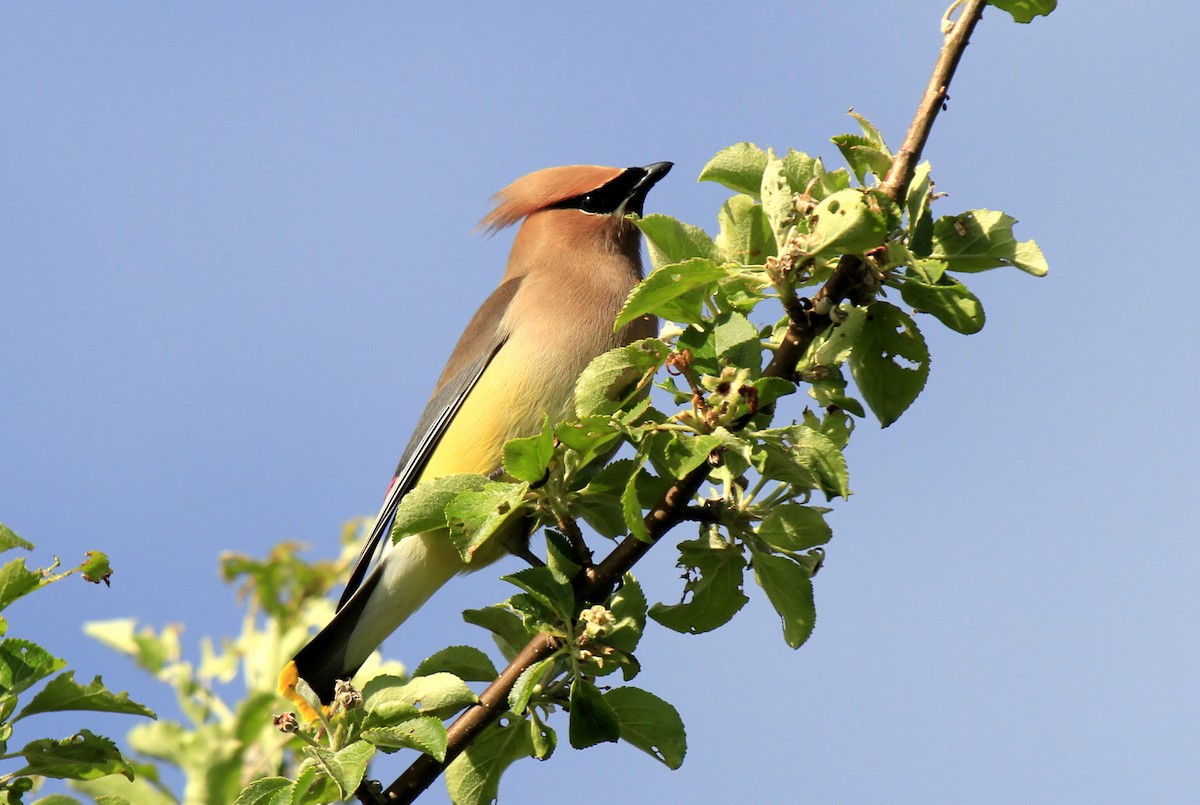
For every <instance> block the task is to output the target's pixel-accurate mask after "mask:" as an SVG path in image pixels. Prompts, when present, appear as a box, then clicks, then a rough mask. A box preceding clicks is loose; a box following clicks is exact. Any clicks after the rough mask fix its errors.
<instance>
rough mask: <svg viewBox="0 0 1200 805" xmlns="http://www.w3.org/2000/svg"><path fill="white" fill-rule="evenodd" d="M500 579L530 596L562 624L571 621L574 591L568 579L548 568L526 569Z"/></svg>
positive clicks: (573, 608)
mask: <svg viewBox="0 0 1200 805" xmlns="http://www.w3.org/2000/svg"><path fill="white" fill-rule="evenodd" d="M501 578H502V579H503V580H504V581H507V582H509V583H511V584H515V585H516V586H518V587H520V588H521V589H522V590H524V591H525V592H527V593H529V594H530V595H532V596H533V597H534V598H536V599H537V600H538V601H539V602H540V603H541V604H543V605H544V606H545V607H546V608H548V609H549V610H550V611H551V612H553V613H554V614H555V615H557V616H558V617H559V618H560V619H561V620H562V621H563V622H564V623H570V622H571V621H572V620H573V618H574V613H575V591H574V590H573V589H572V588H571V583H570V580H569V579H567V578H565V577H563V576H560V575H559V574H557V573H555V572H554V571H553V570H551V569H550V568H548V567H527V568H525V569H524V570H518V571H517V572H516V573H510V574H509V575H507V576H502V577H501Z"/></svg>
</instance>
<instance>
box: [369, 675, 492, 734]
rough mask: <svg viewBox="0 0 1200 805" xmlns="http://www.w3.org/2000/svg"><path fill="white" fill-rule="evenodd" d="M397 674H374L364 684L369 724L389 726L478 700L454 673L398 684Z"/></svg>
mask: <svg viewBox="0 0 1200 805" xmlns="http://www.w3.org/2000/svg"><path fill="white" fill-rule="evenodd" d="M401 682H402V680H401V679H400V678H399V677H396V676H391V675H383V676H377V677H375V678H374V679H372V680H371V681H370V682H368V683H367V684H366V685H364V686H363V691H362V695H363V709H364V710H365V711H366V712H367V715H368V717H369V718H368V720H367V722H366V723H368V724H369V725H370V726H372V727H375V726H381V727H385V726H391V725H394V724H397V723H401V722H404V721H407V720H408V719H411V718H414V717H416V715H418V714H419V715H431V716H443V715H453V714H454V713H457V712H458V711H459V710H461V709H463V708H464V707H466V706H468V705H471V704H474V703H475V702H477V701H479V697H478V696H477V695H476V694H475V692H474V691H473V690H471V689H470V688H469V687H467V685H466V683H465V682H463V681H462V680H461V679H459V678H458V677H457V676H454V675H453V674H448V673H436V674H429V675H428V676H418V677H413V678H412V679H410V680H409V681H408V682H404V683H403V684H401Z"/></svg>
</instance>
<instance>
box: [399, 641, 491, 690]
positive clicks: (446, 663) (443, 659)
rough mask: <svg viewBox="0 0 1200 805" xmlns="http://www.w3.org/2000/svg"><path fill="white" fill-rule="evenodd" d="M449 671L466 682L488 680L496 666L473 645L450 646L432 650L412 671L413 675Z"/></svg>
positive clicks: (427, 674)
mask: <svg viewBox="0 0 1200 805" xmlns="http://www.w3.org/2000/svg"><path fill="white" fill-rule="evenodd" d="M437 673H449V674H454V676H456V677H458V678H459V679H462V680H465V681H467V682H490V681H491V680H493V679H495V678H496V673H497V672H496V666H495V665H493V664H492V661H491V659H489V658H488V655H486V654H484V653H483V652H482V651H480V650H479V649H477V648H475V647H474V646H450V647H448V648H444V649H442V650H441V651H437V652H434V653H433V654H432V655H430V656H429V657H427V658H426V659H425V661H424V662H422V663H421V664H420V665H418V666H417V669H416V670H415V671H413V676H414V677H417V676H429V675H430V674H437Z"/></svg>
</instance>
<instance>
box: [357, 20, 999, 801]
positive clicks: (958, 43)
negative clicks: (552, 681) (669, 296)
mask: <svg viewBox="0 0 1200 805" xmlns="http://www.w3.org/2000/svg"><path fill="white" fill-rule="evenodd" d="M986 5H987V0H967V2H966V3H965V4H964V6H963V10H962V13H961V14H960V16H959V18H958V20H957V21H956V22H955V23H954V25H953V28H952V29H951V31H950V32H949V33H948V34H947V35H946V37H945V40H944V42H943V44H942V49H941V52H940V54H939V57H938V60H937V63H936V64H935V65H934V69H933V73H932V75H931V76H930V79H929V84H928V85H927V87H926V89H925V93H924V95H923V96H922V98H921V101H920V104H919V105H918V107H917V111H916V114H915V115H914V116H913V120H912V123H911V125H910V126H909V128H908V132H907V134H906V135H905V138H904V142H903V144H902V145H901V147H900V150H899V151H898V152H897V153H896V155H895V158H894V159H893V161H892V167H891V169H890V170H889V171H888V175H887V176H886V177H885V178H884V181H883V182H882V184H881V186H880V189H881V190H882V191H883V192H884V193H886V194H887V195H888V196H889V197H890V198H892V199H893V200H894V201H895V202H896V203H898V204H903V203H904V195H905V193H906V192H907V190H908V185H909V183H910V182H911V181H912V176H913V171H914V169H915V167H916V165H917V163H918V161H919V160H920V158H921V154H922V152H923V150H924V148H925V144H926V142H927V141H928V139H929V133H930V131H931V130H932V128H933V123H934V120H935V119H936V118H937V114H938V112H939V111H940V110H941V109H942V106H943V104H944V103H945V101H946V98H947V97H948V96H947V90H948V88H949V86H950V80H951V79H952V78H953V76H954V72H955V70H956V69H957V67H958V63H959V61H960V60H961V59H962V55H963V52H964V51H965V50H966V46H967V44H968V41H969V39H970V36H971V32H972V31H973V30H974V29H975V25H976V24H977V23H978V22H979V19H980V17H981V16H982V15H983V9H984V6H986ZM864 271H865V266H863V264H862V261H861V260H858V259H857V258H853V257H844V258H842V260H841V261H840V262H839V264H838V267H837V269H835V271H834V272H833V274H832V276H830V278H829V280H828V281H827V282H826V283H825V285H824V286H822V287H821V289H820V290H819V291H817V293H816V294H814V296H813V301H819V300H822V299H828V300H829V301H830V302H833V303H838V302H841V301H842V300H844V299H847V298H852V297H853V296H854V295H855V293H856V292H858V291H859V289H860V288H861V287H862V286H863V284H864V282H863V280H864V276H865V275H864ZM789 315H790V318H791V321H790V323H789V325H788V330H787V332H786V334H785V335H784V338H783V341H782V343H781V344H780V346H779V348H778V349H777V350H776V352H775V355H774V357H773V358H772V360H771V362H770V363H769V364H768V365H767V368H766V369H765V370H764V371H763V374H764V375H766V376H770V377H783V378H788V379H793V378H794V376H795V373H796V366H797V364H798V362H799V360H800V358H801V356H803V354H804V352H805V351H806V350H807V349H808V347H809V345H811V344H812V342H813V340H814V339H815V338H816V337H817V336H819V335H820V334H821V333H822V332H823V331H824V330H825V328H827V327H828V326H829V325H830V324H831V321H830V318H829V316H828V314H818V313H817V312H816V310H815V308H814V306H813V305H812V304H811V303H810V304H800V305H796V306H792V308H791V309H789ZM709 471H710V467H709V466H707V465H701V466H700V467H698V468H697V469H695V470H693V471H692V472H691V473H689V474H688V475H687V476H685V477H683V478H679V479H677V480H676V481H675V482H674V483H673V484H672V485H671V487H670V488H669V489H668V490H667V492H666V493H665V494H664V495H663V497H662V499H661V500H659V501H658V503H656V504H655V506H654V507H653V508H652V509H651V510H650V511H649V513H647V514H646V517H645V520H644V522H645V524H646V529H647V531H648V532H649V534H650V540H649V541H645V542H644V541H642V540H640V539H638V538H637V537H634V536H632V535H630V536H628V537H626V538H625V539H624V540H623V541H622V542H621V543H619V544H618V545H617V547H616V548H614V549H613V550H612V552H611V553H610V554H609V555H608V556H607V557H606V558H605V559H604V560H603V561H602V562H601V563H600V564H599V565H596V566H595V567H594V568H591V569H590V570H589V572H587V573H586V574H581V576H580V577H579V578H578V579H576V584H575V589H576V598H577V601H578V602H579V603H580V604H581V605H583V606H587V605H590V604H595V603H602V602H603V601H604V600H605V599H606V598H607V597H608V595H609V594H610V593H611V592H612V590H613V589H614V588H615V587H616V585H617V583H618V582H619V581H620V580H621V579H622V578H623V577H624V575H625V573H627V572H628V571H629V570H630V569H632V568H633V566H634V565H635V564H636V563H637V562H638V560H640V559H641V558H642V557H643V556H644V555H645V554H646V552H647V551H649V550H650V548H651V547H653V546H654V545H655V544H657V542H658V540H659V539H661V538H662V536H663V535H665V534H666V533H667V532H668V531H670V530H671V529H672V528H674V527H675V526H676V525H678V524H679V523H681V522H683V521H684V520H686V519H689V502H690V501H691V500H692V498H693V496H694V495H695V494H696V492H697V491H698V490H699V488H700V485H701V484H703V483H704V480H705V478H707V477H708V474H709ZM559 647H560V641H559V640H558V639H556V638H552V637H548V636H546V635H539V636H538V637H535V638H534V639H533V640H531V641H530V642H529V643H528V644H527V645H526V646H525V648H524V649H522V650H521V652H520V653H519V654H518V655H517V656H516V657H515V658H514V659H513V661H512V662H511V663H510V664H509V665H508V667H507V668H505V669H504V670H503V671H502V672H501V673H500V675H499V676H498V677H496V679H495V680H494V681H493V682H492V683H491V684H490V685H488V687H487V689H486V690H485V691H484V692H483V693H482V694H481V695H480V701H479V703H478V704H475V705H473V706H472V707H470V708H468V709H467V710H466V711H464V712H463V714H462V715H460V716H459V717H458V718H457V719H456V720H455V721H454V723H453V724H451V725H450V728H449V730H448V734H449V742H448V746H447V750H446V757H445V759H444V760H442V761H438V760H435V759H434V758H433V757H431V756H429V755H421V756H420V757H419V758H417V760H415V761H414V762H413V763H412V765H411V766H409V768H408V769H407V770H405V772H404V773H403V774H401V775H400V777H399V778H397V779H396V781H395V782H393V783H392V784H391V785H390V786H389V787H388V788H387V790H386V791H385V792H384V793H383V798H382V799H380V798H379V795H378V794H376V793H375V792H373V791H370V790H369V788H368V786H367V785H366V783H364V784H363V786H361V787H360V788H359V790H358V792H356V795H357V796H358V798H359V800H360V801H361V802H363V803H378V802H387V803H410V802H413V801H414V800H415V799H416V798H417V797H418V796H419V795H420V794H421V792H422V791H424V790H425V789H426V788H428V787H429V786H430V785H431V784H432V783H433V781H434V780H436V779H437V778H438V777H439V776H440V775H441V773H442V772H443V771H444V770H445V768H446V767H447V766H448V765H449V764H450V763H451V761H453V760H454V759H455V758H456V757H458V756H459V755H460V754H462V752H463V751H464V750H465V749H466V747H467V746H468V745H469V744H470V742H471V740H472V739H473V738H474V737H475V736H476V735H478V734H479V733H480V732H481V731H482V730H483V729H484V728H485V727H487V726H488V725H489V724H491V723H492V722H493V721H495V720H496V719H497V718H499V717H500V716H501V715H503V714H504V712H505V711H506V710H507V704H508V694H509V692H510V691H511V690H512V688H513V686H514V685H515V684H516V681H517V678H518V677H520V675H521V674H522V673H523V672H524V671H525V669H527V668H529V667H530V666H531V665H533V664H534V663H536V662H538V661H540V660H542V659H545V658H546V657H549V656H550V655H551V654H553V653H554V652H555V651H557V650H558V649H559Z"/></svg>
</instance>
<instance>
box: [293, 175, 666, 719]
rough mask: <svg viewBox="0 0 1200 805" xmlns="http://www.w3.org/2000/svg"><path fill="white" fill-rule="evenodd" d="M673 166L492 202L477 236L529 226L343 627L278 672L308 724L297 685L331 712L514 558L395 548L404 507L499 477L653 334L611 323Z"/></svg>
mask: <svg viewBox="0 0 1200 805" xmlns="http://www.w3.org/2000/svg"><path fill="white" fill-rule="evenodd" d="M671 167H672V163H670V162H655V163H653V164H650V165H646V166H644V167H630V168H611V167H602V166H598V165H568V166H562V167H553V168H543V169H542V170H537V171H534V172H533V173H529V174H527V175H525V176H523V177H521V178H520V179H517V180H516V181H514V182H512V183H511V184H509V185H508V186H507V187H505V188H504V189H503V190H501V191H500V192H499V193H497V194H496V195H495V196H494V201H495V205H494V207H493V208H492V210H491V211H490V212H489V213H488V214H487V215H486V216H485V217H484V218H483V220H482V221H481V222H480V224H479V228H480V229H483V230H485V231H486V232H488V233H495V232H497V231H499V230H501V229H504V228H505V227H509V226H512V225H514V224H517V223H518V222H520V227H519V228H518V230H517V233H516V236H515V237H514V239H513V244H512V248H511V251H510V253H509V257H508V264H507V267H506V269H505V272H504V275H503V277H502V278H501V280H500V285H499V286H498V287H497V288H496V290H495V291H493V292H492V294H491V295H490V296H489V297H488V298H487V299H486V300H485V301H484V303H483V305H482V306H481V307H480V308H479V310H478V311H476V312H475V314H474V316H472V317H471V319H470V320H469V322H468V324H467V326H466V329H465V330H464V331H463V334H462V336H461V337H460V338H459V340H458V343H457V345H456V346H455V348H454V350H453V351H452V352H451V354H450V358H449V360H448V361H447V362H446V366H445V368H444V369H443V371H442V374H441V376H440V377H439V379H438V381H437V383H436V384H435V386H434V389H433V393H432V395H431V396H430V398H429V401H428V403H427V404H426V406H425V408H424V410H423V411H422V413H421V415H420V417H419V419H418V420H417V425H416V428H415V430H414V432H413V435H412V437H411V438H410V440H409V442H408V445H407V446H406V448H405V450H404V453H403V455H402V456H401V458H400V462H399V464H398V465H397V468H396V472H395V475H394V476H393V478H392V481H391V484H390V485H389V487H388V491H387V494H386V495H385V498H384V502H383V506H382V508H381V509H380V511H379V514H378V516H377V517H376V519H375V523H374V526H373V528H372V530H371V532H370V535H369V536H368V537H367V540H366V542H365V543H364V545H363V547H362V549H361V551H360V552H359V555H358V558H357V560H356V561H355V564H354V566H353V569H352V571H351V573H350V579H349V581H348V582H347V584H346V588H345V590H344V591H343V593H342V595H341V599H340V600H339V602H338V605H337V610H336V612H335V614H334V617H333V619H332V620H331V621H330V622H329V624H328V625H327V626H325V628H324V629H322V630H321V631H320V632H318V633H317V634H316V635H315V636H314V637H313V638H312V639H311V640H309V642H308V643H307V644H306V645H305V646H304V647H303V648H301V649H300V651H299V652H297V653H296V655H295V656H294V657H293V658H292V660H291V661H289V662H288V663H287V664H286V665H285V667H284V669H283V671H282V672H281V673H280V676H279V691H280V693H282V694H283V695H284V696H285V697H286V698H287V699H289V700H290V701H291V702H292V703H294V704H295V705H296V706H297V707H298V708H300V710H301V713H302V715H303V716H304V717H305V718H306V720H308V721H313V720H316V718H317V717H318V716H317V714H316V711H315V710H314V709H313V708H312V707H311V706H310V705H309V704H308V702H307V700H305V698H304V697H303V696H302V695H301V694H300V693H298V691H297V689H296V685H297V683H298V680H299V679H303V680H304V681H305V682H306V683H307V684H308V685H309V687H310V688H312V690H313V691H314V692H315V693H316V694H317V696H318V697H319V698H320V700H321V702H322V704H323V705H328V704H329V703H330V702H331V701H332V700H333V698H334V695H335V689H336V686H337V683H338V681H339V680H347V679H349V678H351V677H352V676H353V675H354V674H355V673H356V672H357V671H358V669H359V668H360V667H361V666H362V664H363V663H364V662H365V661H366V659H367V657H368V656H370V654H371V653H372V652H373V651H374V650H375V649H376V648H377V647H378V646H379V644H380V643H382V642H383V640H384V639H385V638H386V637H387V636H388V635H390V634H391V633H392V632H393V631H395V630H396V629H397V628H398V627H399V626H400V625H401V624H402V623H403V622H404V621H405V620H406V619H407V618H408V617H409V616H410V615H412V613H413V612H415V611H416V610H417V609H419V608H420V607H421V606H422V605H423V604H424V603H425V601H426V600H428V598H429V597H430V596H431V595H432V594H433V593H434V592H436V591H437V590H438V589H439V588H441V587H442V586H443V585H444V584H446V583H447V582H448V581H449V580H450V579H451V578H453V577H454V576H456V575H457V574H459V573H462V572H466V571H468V570H470V571H474V570H477V569H478V568H480V567H482V566H484V565H486V564H488V563H490V562H492V561H495V560H497V559H499V558H500V556H501V555H503V553H504V550H503V548H500V549H490V550H486V551H480V552H479V553H477V554H476V555H474V556H473V557H472V561H471V563H470V564H469V565H467V564H466V563H464V561H463V560H462V557H461V556H460V555H459V552H458V550H457V549H456V548H455V547H454V545H453V544H452V542H451V541H450V538H449V534H448V532H446V531H445V530H440V531H431V532H427V533H423V534H413V535H408V536H405V537H403V538H402V539H400V540H398V541H396V542H394V543H393V541H392V539H391V525H392V522H393V520H394V518H395V514H396V508H397V506H398V505H399V503H400V501H401V500H402V499H403V498H404V496H405V495H406V494H408V493H409V492H410V491H411V490H412V489H413V488H414V487H416V486H417V485H418V484H421V483H424V482H428V481H432V480H434V479H436V478H440V477H443V476H446V475H451V474H456V473H479V474H483V475H492V476H495V475H497V474H498V473H499V472H500V471H501V461H502V457H503V448H504V443H505V442H506V441H507V440H509V439H512V438H518V437H526V436H531V435H534V434H536V433H539V432H541V430H542V427H543V419H544V417H545V416H546V415H549V417H550V420H551V421H552V422H558V421H561V420H562V419H565V418H566V417H568V416H570V414H571V412H572V411H573V395H574V387H575V381H576V379H577V378H578V377H579V375H580V374H581V373H582V372H583V370H584V369H585V368H586V367H587V365H588V363H589V362H591V360H592V359H593V358H595V357H597V356H599V355H601V354H603V353H604V352H607V351H608V350H611V349H615V348H617V347H620V346H624V345H626V344H629V343H632V342H633V341H636V340H639V339H642V338H650V337H653V336H654V335H655V334H656V330H657V322H656V320H655V319H654V318H653V317H651V316H643V317H641V318H639V319H636V320H634V321H632V322H630V323H629V324H626V325H625V326H623V327H622V328H620V329H619V330H615V331H614V326H613V325H614V322H615V320H616V317H617V314H618V313H619V312H620V310H621V308H622V307H623V305H624V303H625V300H626V298H627V296H628V294H629V292H630V290H631V289H632V288H633V287H634V286H635V285H636V284H637V283H638V282H640V281H641V279H642V278H643V268H642V259H641V236H640V231H639V230H638V228H637V227H636V225H635V224H634V223H633V221H632V219H631V218H630V217H629V215H630V214H631V213H632V214H636V215H638V216H641V215H642V214H643V205H644V203H645V200H646V195H647V193H649V191H650V189H651V188H652V187H654V185H655V184H656V183H657V182H658V181H659V180H660V179H662V178H663V177H664V176H665V175H666V174H667V172H668V171H670V169H671ZM522 537H525V538H527V537H528V534H527V533H526V534H523V535H522ZM509 544H510V545H511V542H510V543H509ZM485 547H487V546H485Z"/></svg>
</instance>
